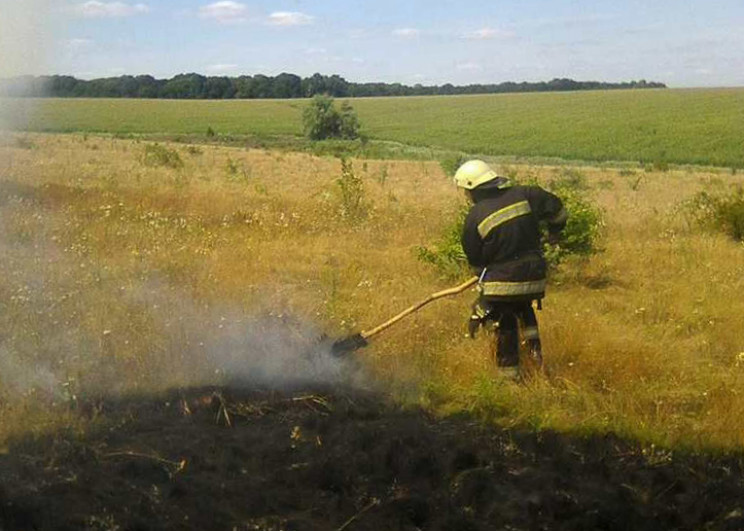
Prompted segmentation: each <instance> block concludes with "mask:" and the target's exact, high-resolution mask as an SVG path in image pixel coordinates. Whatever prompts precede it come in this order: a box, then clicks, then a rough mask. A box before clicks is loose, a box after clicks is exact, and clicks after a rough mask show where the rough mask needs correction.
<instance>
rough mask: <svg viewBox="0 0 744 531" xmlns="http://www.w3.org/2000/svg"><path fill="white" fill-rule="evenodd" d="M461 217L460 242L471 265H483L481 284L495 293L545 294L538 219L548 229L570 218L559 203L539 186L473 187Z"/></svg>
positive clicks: (508, 296) (489, 293) (528, 296)
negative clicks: (470, 202)
mask: <svg viewBox="0 0 744 531" xmlns="http://www.w3.org/2000/svg"><path fill="white" fill-rule="evenodd" d="M474 192H475V193H473V199H474V201H475V203H474V205H473V207H472V208H471V209H470V212H469V213H468V216H467V217H466V219H465V225H464V227H463V233H462V247H463V250H464V251H465V255H466V256H467V258H468V262H469V263H470V265H471V266H472V267H473V268H475V269H478V270H482V269H484V268H485V269H486V272H485V274H484V276H483V278H482V282H481V290H482V292H483V295H484V296H487V297H489V298H494V299H503V300H515V299H540V298H542V297H543V296H544V295H545V275H546V264H545V260H544V258H543V256H542V250H541V242H540V225H539V224H540V222H542V221H544V222H546V223H547V224H548V229H549V230H550V231H551V232H557V231H560V230H562V229H563V227H564V226H565V224H566V219H567V218H568V216H567V214H566V211H565V209H564V208H563V203H562V202H561V200H560V199H559V198H558V197H557V196H556V195H554V194H552V193H550V192H548V191H546V190H543V189H542V188H540V187H538V186H511V187H508V188H501V189H490V190H489V189H486V190H478V189H476V190H475V191H474Z"/></svg>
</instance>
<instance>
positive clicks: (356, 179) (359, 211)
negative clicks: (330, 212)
mask: <svg viewBox="0 0 744 531" xmlns="http://www.w3.org/2000/svg"><path fill="white" fill-rule="evenodd" d="M336 184H337V185H338V189H339V192H340V197H341V205H340V209H339V213H340V214H341V217H342V218H344V219H346V220H348V221H351V222H353V223H356V222H359V221H361V220H363V219H364V218H365V217H367V214H368V213H369V204H368V202H367V200H366V198H365V194H364V181H362V178H361V177H360V176H359V175H357V174H356V172H355V171H354V166H353V164H352V163H351V160H349V159H347V158H342V159H341V176H340V177H339V178H338V179H336Z"/></svg>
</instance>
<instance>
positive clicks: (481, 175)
mask: <svg viewBox="0 0 744 531" xmlns="http://www.w3.org/2000/svg"><path fill="white" fill-rule="evenodd" d="M494 179H499V176H498V175H497V174H496V172H495V171H493V170H492V169H491V167H490V166H489V165H488V164H486V163H485V162H483V161H482V160H469V161H467V162H466V163H465V164H463V165H462V166H460V167H459V168H458V169H457V173H455V184H456V185H457V186H459V187H460V188H465V189H466V190H472V189H473V188H476V187H478V186H480V185H482V184H485V183H488V182H491V181H493V180H494Z"/></svg>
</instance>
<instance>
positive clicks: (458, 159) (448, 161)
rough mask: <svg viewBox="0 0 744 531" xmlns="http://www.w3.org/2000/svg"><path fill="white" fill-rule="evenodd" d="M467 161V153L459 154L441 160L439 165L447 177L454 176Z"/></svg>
mask: <svg viewBox="0 0 744 531" xmlns="http://www.w3.org/2000/svg"><path fill="white" fill-rule="evenodd" d="M466 161H467V158H465V155H463V154H458V155H453V156H451V157H447V158H445V159H442V160H440V161H439V166H441V168H442V171H443V172H444V174H445V175H446V176H447V177H454V176H455V173H457V170H458V168H459V167H460V166H462V165H463V164H464V163H465V162H466Z"/></svg>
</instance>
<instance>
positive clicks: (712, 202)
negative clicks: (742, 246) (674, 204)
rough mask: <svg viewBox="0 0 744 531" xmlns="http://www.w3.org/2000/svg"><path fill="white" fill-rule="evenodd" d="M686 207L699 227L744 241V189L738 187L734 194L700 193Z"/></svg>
mask: <svg viewBox="0 0 744 531" xmlns="http://www.w3.org/2000/svg"><path fill="white" fill-rule="evenodd" d="M686 207H687V210H688V212H689V214H690V215H691V217H692V219H693V220H694V221H695V222H696V224H698V225H699V226H701V227H703V228H705V229H708V230H715V231H719V232H723V233H724V234H727V235H728V236H730V237H732V238H734V239H735V240H738V241H744V187H742V186H738V187H737V188H736V189H735V190H734V192H733V193H725V192H718V193H710V192H707V191H703V192H700V193H699V194H697V195H696V196H695V197H694V198H693V199H692V200H690V201H689V202H687V204H686Z"/></svg>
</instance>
